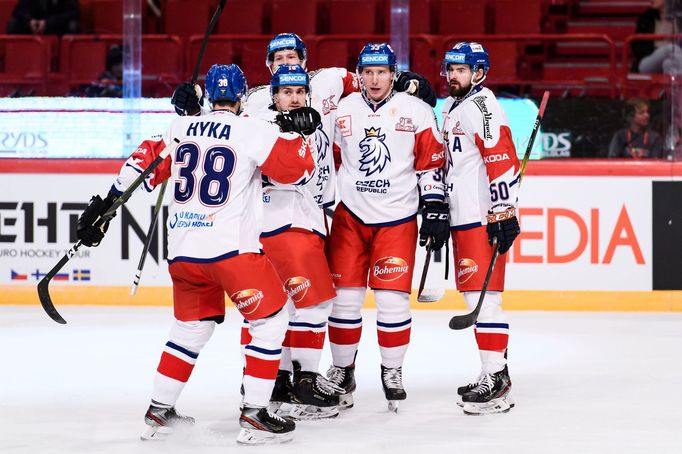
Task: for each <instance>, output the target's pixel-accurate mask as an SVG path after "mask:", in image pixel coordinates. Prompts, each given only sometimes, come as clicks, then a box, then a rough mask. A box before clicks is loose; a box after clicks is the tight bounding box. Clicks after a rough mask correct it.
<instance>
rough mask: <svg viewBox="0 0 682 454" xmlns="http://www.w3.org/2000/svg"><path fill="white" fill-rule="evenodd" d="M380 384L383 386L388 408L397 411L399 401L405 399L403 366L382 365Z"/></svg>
mask: <svg viewBox="0 0 682 454" xmlns="http://www.w3.org/2000/svg"><path fill="white" fill-rule="evenodd" d="M381 384H382V385H383V387H384V394H385V395H386V400H388V409H389V410H390V411H392V412H395V413H397V412H398V405H399V402H400V401H401V400H405V399H407V393H406V392H405V388H403V368H402V367H395V368H390V367H384V366H383V365H382V366H381Z"/></svg>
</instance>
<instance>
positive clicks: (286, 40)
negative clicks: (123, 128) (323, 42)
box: [265, 33, 308, 68]
mask: <svg viewBox="0 0 682 454" xmlns="http://www.w3.org/2000/svg"><path fill="white" fill-rule="evenodd" d="M286 49H292V50H295V51H296V53H297V54H298V58H299V59H301V66H303V67H305V62H306V60H307V59H308V50H307V49H306V47H305V43H304V42H303V40H302V39H301V38H300V37H299V36H298V35H297V34H296V33H280V34H279V35H276V36H275V37H274V38H272V39H271V40H270V42H269V43H268V48H267V51H266V58H265V66H267V67H268V68H270V66H272V63H273V62H274V61H275V52H277V51H278V50H286Z"/></svg>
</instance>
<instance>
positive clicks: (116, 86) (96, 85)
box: [74, 44, 123, 98]
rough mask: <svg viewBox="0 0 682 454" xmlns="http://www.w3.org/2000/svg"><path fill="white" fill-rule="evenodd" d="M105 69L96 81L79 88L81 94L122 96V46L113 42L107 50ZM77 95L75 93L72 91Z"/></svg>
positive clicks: (101, 96) (95, 96) (110, 96)
mask: <svg viewBox="0 0 682 454" xmlns="http://www.w3.org/2000/svg"><path fill="white" fill-rule="evenodd" d="M106 68H107V69H106V70H105V71H104V72H103V73H102V74H101V75H100V76H99V80H98V81H97V82H93V83H92V84H90V85H87V86H85V88H84V89H83V88H81V90H82V95H81V96H87V97H91V98H120V97H122V96H123V47H122V46H120V45H118V44H114V45H113V46H111V47H110V48H109V51H108V52H107V60H106ZM74 94H76V95H77V93H74Z"/></svg>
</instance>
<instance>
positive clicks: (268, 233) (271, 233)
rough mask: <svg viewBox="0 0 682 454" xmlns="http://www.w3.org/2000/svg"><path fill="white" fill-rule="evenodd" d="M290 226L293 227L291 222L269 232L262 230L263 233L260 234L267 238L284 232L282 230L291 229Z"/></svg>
mask: <svg viewBox="0 0 682 454" xmlns="http://www.w3.org/2000/svg"><path fill="white" fill-rule="evenodd" d="M290 228H291V224H287V225H285V226H284V227H280V228H278V229H275V230H270V231H269V232H262V233H261V234H260V236H261V237H263V238H267V237H269V236H275V235H278V234H280V233H282V232H284V231H287V230H289V229H290Z"/></svg>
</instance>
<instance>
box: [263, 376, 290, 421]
mask: <svg viewBox="0 0 682 454" xmlns="http://www.w3.org/2000/svg"><path fill="white" fill-rule="evenodd" d="M293 403H294V386H293V385H292V384H291V372H289V371H288V370H282V369H280V370H278V371H277V378H276V379H275V387H274V388H272V396H270V405H268V409H269V410H270V411H271V412H273V413H275V414H277V415H279V416H287V415H288V414H289V412H290V411H291V408H292V404H293Z"/></svg>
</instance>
